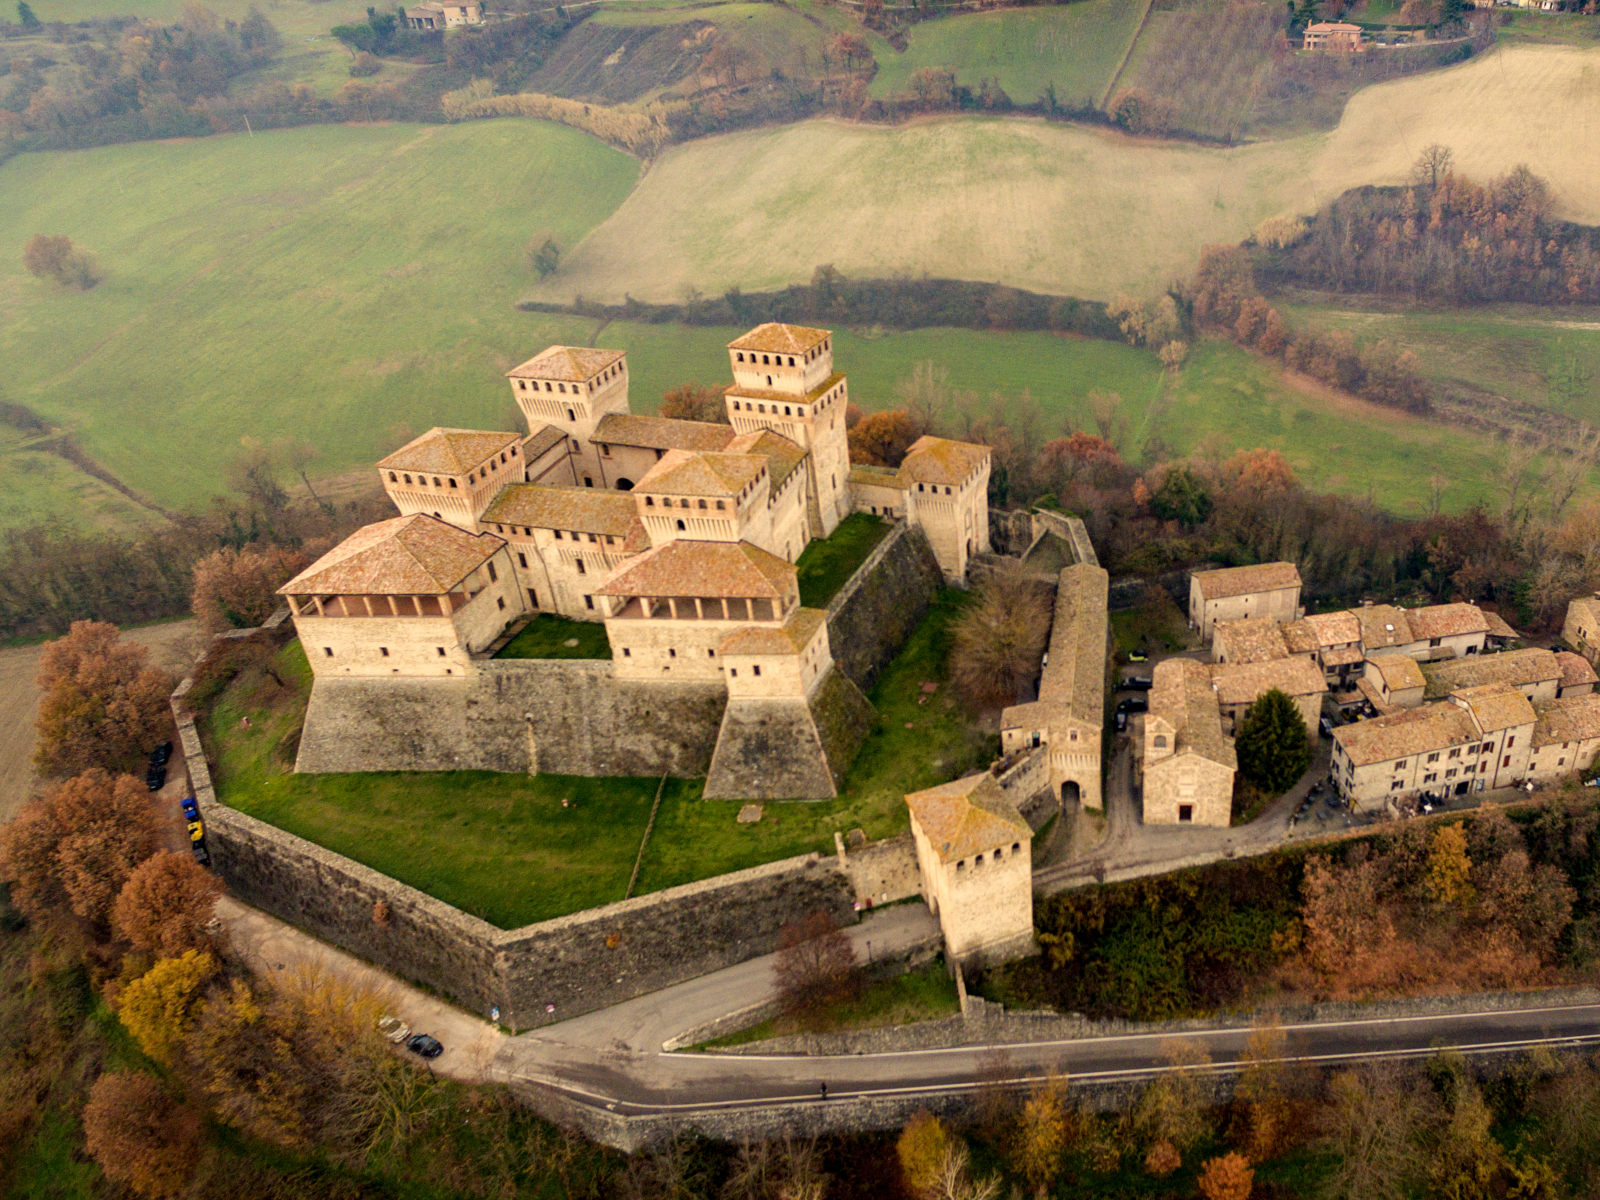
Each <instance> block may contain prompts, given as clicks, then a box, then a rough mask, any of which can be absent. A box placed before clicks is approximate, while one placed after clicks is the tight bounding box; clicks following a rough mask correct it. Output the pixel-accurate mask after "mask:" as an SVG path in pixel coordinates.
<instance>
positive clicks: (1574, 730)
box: [1533, 695, 1600, 746]
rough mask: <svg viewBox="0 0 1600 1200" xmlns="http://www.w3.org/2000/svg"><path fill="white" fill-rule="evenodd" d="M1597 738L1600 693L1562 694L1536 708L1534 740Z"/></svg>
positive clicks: (1536, 742) (1546, 742)
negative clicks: (1558, 697)
mask: <svg viewBox="0 0 1600 1200" xmlns="http://www.w3.org/2000/svg"><path fill="white" fill-rule="evenodd" d="M1591 738H1600V696H1595V695H1588V696H1563V697H1561V699H1559V700H1552V701H1551V702H1550V703H1549V704H1547V705H1545V706H1544V707H1543V708H1541V709H1540V710H1539V717H1538V720H1536V721H1535V722H1534V725H1533V744H1534V745H1535V746H1549V745H1553V744H1555V743H1558V742H1585V741H1588V740H1590V739H1591Z"/></svg>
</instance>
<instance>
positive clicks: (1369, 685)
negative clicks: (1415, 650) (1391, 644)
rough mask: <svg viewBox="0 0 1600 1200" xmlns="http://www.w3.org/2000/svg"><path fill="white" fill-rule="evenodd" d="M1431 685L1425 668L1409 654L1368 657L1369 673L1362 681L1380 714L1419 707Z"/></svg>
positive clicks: (1366, 694)
mask: <svg viewBox="0 0 1600 1200" xmlns="http://www.w3.org/2000/svg"><path fill="white" fill-rule="evenodd" d="M1427 686H1428V681H1427V679H1426V678H1424V677H1423V674H1422V668H1421V667H1419V666H1418V665H1417V660H1416V659H1414V658H1412V657H1411V656H1410V655H1409V654H1375V655H1373V656H1372V657H1371V658H1369V659H1367V673H1366V676H1365V678H1363V679H1362V680H1361V681H1360V684H1359V687H1360V689H1361V693H1362V695H1364V696H1365V697H1366V698H1367V700H1368V702H1369V703H1371V705H1372V706H1373V707H1374V708H1375V709H1377V710H1378V711H1379V712H1380V713H1386V712H1392V711H1393V710H1395V709H1397V708H1415V707H1416V706H1417V705H1419V704H1421V703H1422V700H1423V694H1424V692H1425V691H1426V689H1427Z"/></svg>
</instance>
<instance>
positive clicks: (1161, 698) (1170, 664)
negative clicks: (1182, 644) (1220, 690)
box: [1150, 658, 1239, 771]
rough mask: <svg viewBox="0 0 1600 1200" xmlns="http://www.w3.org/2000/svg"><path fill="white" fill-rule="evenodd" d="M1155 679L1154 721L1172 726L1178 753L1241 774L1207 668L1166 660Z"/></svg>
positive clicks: (1187, 660)
mask: <svg viewBox="0 0 1600 1200" xmlns="http://www.w3.org/2000/svg"><path fill="white" fill-rule="evenodd" d="M1151 679H1152V683H1153V684H1154V686H1153V687H1152V688H1151V689H1150V718H1151V719H1152V720H1155V719H1159V720H1162V721H1165V722H1166V723H1167V724H1168V725H1170V726H1172V728H1173V731H1174V733H1175V735H1176V736H1175V738H1174V747H1173V748H1174V752H1175V753H1178V754H1182V753H1184V752H1185V751H1189V752H1192V753H1195V754H1198V755H1200V756H1201V757H1202V758H1208V759H1210V760H1211V761H1212V762H1215V763H1221V764H1222V765H1223V766H1225V767H1227V768H1228V769H1229V770H1230V771H1232V770H1238V767H1239V759H1238V756H1237V755H1236V754H1235V753H1234V749H1233V739H1232V738H1230V737H1228V736H1227V735H1226V734H1224V733H1223V732H1222V711H1221V709H1220V708H1219V707H1218V704H1217V693H1216V692H1215V691H1213V690H1212V687H1211V672H1210V671H1208V670H1207V669H1206V666H1205V664H1204V663H1198V662H1195V660H1194V659H1192V658H1168V659H1163V660H1162V661H1161V662H1158V663H1157V664H1156V669H1155V671H1154V672H1153V673H1152V676H1151Z"/></svg>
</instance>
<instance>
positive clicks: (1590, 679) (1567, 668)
mask: <svg viewBox="0 0 1600 1200" xmlns="http://www.w3.org/2000/svg"><path fill="white" fill-rule="evenodd" d="M1555 654H1556V665H1557V666H1559V667H1560V668H1561V687H1562V689H1563V690H1565V689H1566V688H1570V687H1582V686H1583V685H1584V684H1586V683H1591V684H1592V683H1600V675H1596V674H1595V671H1594V668H1593V667H1592V666H1590V665H1589V660H1588V659H1587V658H1585V657H1583V655H1581V654H1574V653H1573V652H1572V651H1570V650H1557V651H1556V652H1555Z"/></svg>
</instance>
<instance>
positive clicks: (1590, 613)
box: [1567, 596, 1600, 625]
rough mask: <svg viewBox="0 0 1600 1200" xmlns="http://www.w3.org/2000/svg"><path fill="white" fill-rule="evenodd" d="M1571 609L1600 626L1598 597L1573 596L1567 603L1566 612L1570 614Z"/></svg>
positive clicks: (1599, 598) (1599, 601) (1599, 600)
mask: <svg viewBox="0 0 1600 1200" xmlns="http://www.w3.org/2000/svg"><path fill="white" fill-rule="evenodd" d="M1573 609H1577V610H1578V611H1579V612H1580V613H1582V614H1584V615H1585V616H1587V617H1588V618H1589V619H1590V620H1591V621H1593V622H1595V623H1596V624H1597V625H1600V596H1574V597H1573V598H1572V599H1571V600H1570V601H1568V602H1567V612H1568V613H1569V614H1570V613H1571V612H1572V610H1573Z"/></svg>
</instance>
